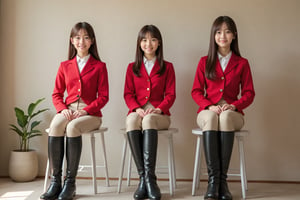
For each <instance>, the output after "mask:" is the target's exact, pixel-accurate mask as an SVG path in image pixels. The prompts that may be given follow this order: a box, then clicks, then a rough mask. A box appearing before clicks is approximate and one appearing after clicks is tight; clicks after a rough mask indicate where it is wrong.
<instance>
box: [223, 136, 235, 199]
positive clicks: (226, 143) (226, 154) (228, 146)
mask: <svg viewBox="0 0 300 200" xmlns="http://www.w3.org/2000/svg"><path fill="white" fill-rule="evenodd" d="M220 138H221V145H220V155H221V156H220V159H221V176H220V189H219V199H222V200H231V199H232V195H231V193H230V191H229V189H228V185H227V180H226V179H227V172H228V167H229V163H230V158H231V153H232V148H233V143H234V132H223V131H221V133H220Z"/></svg>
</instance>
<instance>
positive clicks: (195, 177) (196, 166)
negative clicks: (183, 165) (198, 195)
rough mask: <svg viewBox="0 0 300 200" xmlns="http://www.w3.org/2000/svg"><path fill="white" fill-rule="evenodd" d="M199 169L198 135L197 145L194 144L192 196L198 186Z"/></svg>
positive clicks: (199, 139) (198, 138)
mask: <svg viewBox="0 0 300 200" xmlns="http://www.w3.org/2000/svg"><path fill="white" fill-rule="evenodd" d="M200 170H201V136H198V137H197V145H196V155H195V164H194V175H193V185H192V195H193V196H195V190H196V188H198V187H199V181H200V180H199V179H200Z"/></svg>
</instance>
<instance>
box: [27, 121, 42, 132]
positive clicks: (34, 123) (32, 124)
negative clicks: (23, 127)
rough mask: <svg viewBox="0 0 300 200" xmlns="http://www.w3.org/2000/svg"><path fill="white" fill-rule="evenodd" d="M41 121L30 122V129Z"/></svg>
mask: <svg viewBox="0 0 300 200" xmlns="http://www.w3.org/2000/svg"><path fill="white" fill-rule="evenodd" d="M40 123H41V121H34V122H32V123H31V129H30V130H33V129H34V127H36V126H37V125H39V124H40Z"/></svg>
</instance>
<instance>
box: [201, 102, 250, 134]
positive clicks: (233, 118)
mask: <svg viewBox="0 0 300 200" xmlns="http://www.w3.org/2000/svg"><path fill="white" fill-rule="evenodd" d="M224 103H226V102H225V101H224V100H221V101H220V102H219V103H218V105H222V104H224ZM197 124H198V126H199V127H200V128H201V129H202V131H237V130H240V129H241V128H242V127H243V126H244V116H243V115H242V114H241V113H239V112H236V111H232V110H226V111H223V112H222V113H221V114H220V115H218V114H217V113H215V112H213V111H210V110H202V111H201V112H200V113H199V114H198V117H197Z"/></svg>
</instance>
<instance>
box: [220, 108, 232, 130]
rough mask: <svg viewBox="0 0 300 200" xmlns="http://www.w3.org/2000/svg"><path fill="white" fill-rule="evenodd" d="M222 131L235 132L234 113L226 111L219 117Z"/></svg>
mask: <svg viewBox="0 0 300 200" xmlns="http://www.w3.org/2000/svg"><path fill="white" fill-rule="evenodd" d="M219 126H220V131H234V119H233V113H232V111H224V112H222V113H221V114H220V117H219Z"/></svg>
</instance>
